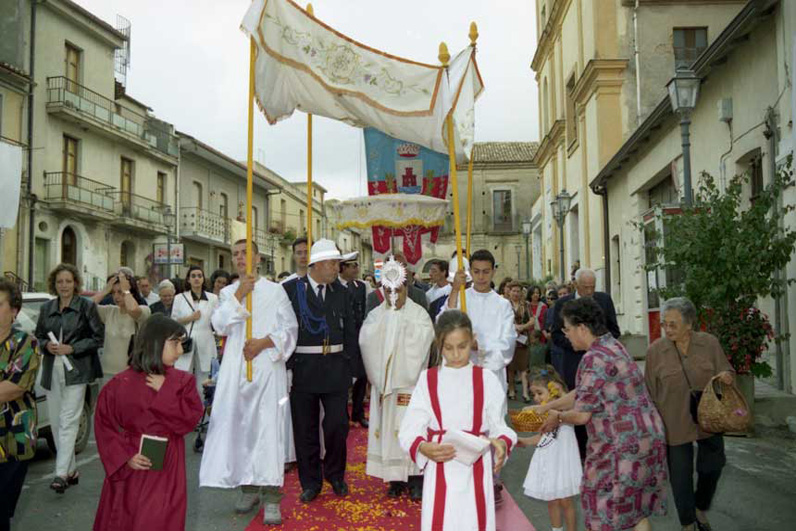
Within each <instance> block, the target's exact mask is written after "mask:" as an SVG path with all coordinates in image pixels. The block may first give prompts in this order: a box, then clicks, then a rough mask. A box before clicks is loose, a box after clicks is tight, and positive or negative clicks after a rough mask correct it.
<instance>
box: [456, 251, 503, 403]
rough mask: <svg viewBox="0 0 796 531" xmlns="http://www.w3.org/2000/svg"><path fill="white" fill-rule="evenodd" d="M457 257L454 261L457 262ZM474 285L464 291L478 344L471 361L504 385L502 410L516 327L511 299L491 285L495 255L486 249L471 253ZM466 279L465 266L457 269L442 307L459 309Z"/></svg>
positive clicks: (472, 353)
mask: <svg viewBox="0 0 796 531" xmlns="http://www.w3.org/2000/svg"><path fill="white" fill-rule="evenodd" d="M455 261H456V259H455V258H454V259H453V260H451V262H454V263H455ZM470 273H471V275H472V279H473V285H472V287H470V288H468V289H467V290H466V291H465V296H466V301H467V315H468V316H469V317H470V320H471V321H472V323H473V332H474V333H475V339H476V343H477V344H476V347H475V349H474V350H473V351H471V353H470V358H471V360H472V362H473V363H474V364H476V365H480V366H482V367H484V368H485V369H489V370H491V371H492V372H494V373H495V376H497V377H498V380H499V381H500V384H501V385H502V386H503V391H504V396H503V413H504V414H505V413H506V411H507V403H506V396H505V391H506V390H507V389H508V383H507V382H506V367H507V366H508V364H509V363H511V359H512V358H513V357H514V347H515V344H516V342H517V330H516V329H515V328H514V310H513V309H512V307H511V303H510V302H509V301H508V300H506V299H504V298H503V297H501V296H500V295H498V294H497V293H495V291H494V290H493V289H492V287H491V283H492V277H494V276H495V257H494V256H492V253H490V252H489V251H487V250H486V249H481V250H480V251H476V252H474V253H473V254H472V256H471V257H470ZM466 282H467V272H466V269H462V270H460V271H456V274H455V276H454V280H453V285H452V286H451V294H450V296H448V303H447V305H445V306H443V308H442V311H445V310H448V309H450V310H456V309H459V303H460V299H461V295H460V294H459V290H460V288H461V287H462V286H464V285H465V283H466Z"/></svg>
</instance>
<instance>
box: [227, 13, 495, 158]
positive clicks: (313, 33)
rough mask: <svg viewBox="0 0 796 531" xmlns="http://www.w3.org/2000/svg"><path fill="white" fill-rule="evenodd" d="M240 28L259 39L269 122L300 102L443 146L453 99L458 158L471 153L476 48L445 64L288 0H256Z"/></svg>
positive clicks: (260, 95) (259, 93) (259, 79)
mask: <svg viewBox="0 0 796 531" xmlns="http://www.w3.org/2000/svg"><path fill="white" fill-rule="evenodd" d="M241 28H242V29H243V31H244V32H245V33H247V34H248V35H249V36H251V37H254V39H255V42H256V45H257V61H256V66H255V69H256V71H255V92H256V97H257V101H258V103H259V105H260V109H261V110H262V111H263V113H264V114H265V116H266V118H267V119H268V121H269V122H270V123H272V124H274V123H276V122H277V121H279V120H282V119H284V118H288V117H290V116H291V115H292V114H293V111H295V110H296V109H299V110H301V111H304V112H307V113H312V114H317V115H319V116H325V117H327V118H332V119H334V120H339V121H342V122H346V123H348V124H350V125H353V126H356V127H375V128H376V129H378V130H380V131H382V132H384V133H387V134H388V135H390V136H393V137H396V138H400V139H402V140H407V141H410V142H415V143H417V144H420V145H422V146H425V147H427V148H429V149H432V150H434V151H439V152H442V153H446V152H447V151H448V149H447V131H446V129H445V127H444V126H445V117H446V116H447V114H448V112H449V111H450V109H451V108H452V106H453V105H454V104H455V105H456V109H455V111H454V114H453V117H454V130H455V141H454V142H455V145H456V159H457V160H458V161H460V162H461V161H463V160H466V157H469V154H470V150H471V149H472V143H473V130H474V116H475V114H474V105H475V99H476V98H477V97H478V96H479V94H480V93H481V91H482V90H483V84H482V82H481V77H480V75H479V73H478V66H477V64H476V62H475V47H473V46H468V47H467V48H465V49H464V50H462V51H461V52H460V53H459V54H457V55H456V56H455V57H454V59H453V60H452V61H451V63H450V65H449V67H448V69H447V71H446V69H445V68H443V67H442V66H440V65H429V64H423V63H418V62H415V61H410V60H407V59H402V58H399V57H395V56H392V55H390V54H387V53H384V52H380V51H378V50H375V49H373V48H370V47H367V46H365V45H363V44H360V43H358V42H356V41H354V40H353V39H350V38H348V37H346V36H345V35H343V34H341V33H339V32H337V31H335V30H334V29H332V28H330V27H329V26H327V25H325V24H323V23H322V22H320V21H319V20H318V19H316V18H314V17H312V16H310V15H309V14H308V13H307V12H306V11H304V10H303V9H302V8H301V7H299V6H298V5H297V4H296V3H294V2H293V1H292V0H254V1H253V2H252V4H251V6H250V8H249V10H248V12H247V13H246V15H245V17H244V19H243V22H242V24H241Z"/></svg>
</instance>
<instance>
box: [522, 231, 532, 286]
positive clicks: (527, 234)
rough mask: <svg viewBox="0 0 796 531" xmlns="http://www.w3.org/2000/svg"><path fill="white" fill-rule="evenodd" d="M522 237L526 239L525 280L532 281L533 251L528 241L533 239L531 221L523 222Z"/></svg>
mask: <svg viewBox="0 0 796 531" xmlns="http://www.w3.org/2000/svg"><path fill="white" fill-rule="evenodd" d="M522 235H523V236H524V237H525V280H530V279H531V251H530V248H529V247H528V241H529V240H530V238H531V220H530V219H525V220H523V222H522Z"/></svg>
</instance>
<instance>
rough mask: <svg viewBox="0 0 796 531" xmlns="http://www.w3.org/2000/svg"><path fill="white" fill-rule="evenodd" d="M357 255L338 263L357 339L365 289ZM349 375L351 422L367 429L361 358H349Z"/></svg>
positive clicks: (363, 313)
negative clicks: (347, 292) (350, 298)
mask: <svg viewBox="0 0 796 531" xmlns="http://www.w3.org/2000/svg"><path fill="white" fill-rule="evenodd" d="M358 256H359V253H358V252H356V251H354V252H353V253H348V254H345V255H343V259H342V260H341V261H340V277H339V279H338V280H340V284H342V285H343V287H345V288H346V289H347V290H349V291H350V292H351V296H352V298H353V300H354V314H355V316H356V328H357V337H359V330H360V329H361V328H362V323H364V322H365V297H366V296H367V288H366V287H365V283H364V282H363V281H361V280H357V279H358V278H359V262H357V257H358ZM351 374H352V376H353V377H354V378H356V381H355V382H354V386H353V388H352V389H351V420H352V421H353V422H358V423H359V425H360V426H362V427H363V428H367V427H368V421H367V419H365V391H366V389H367V387H368V378H367V374H366V373H365V364H364V363H362V356H359V355H357V356H351Z"/></svg>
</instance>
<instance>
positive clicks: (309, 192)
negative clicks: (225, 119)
mask: <svg viewBox="0 0 796 531" xmlns="http://www.w3.org/2000/svg"><path fill="white" fill-rule="evenodd" d="M307 13H309V14H310V15H311V16H315V10H314V9H312V4H307ZM310 248H312V114H307V250H308V251H309V249H310Z"/></svg>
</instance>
